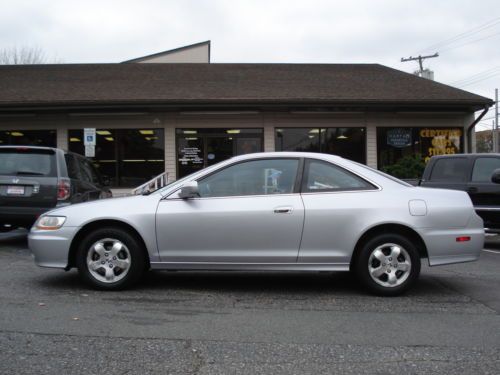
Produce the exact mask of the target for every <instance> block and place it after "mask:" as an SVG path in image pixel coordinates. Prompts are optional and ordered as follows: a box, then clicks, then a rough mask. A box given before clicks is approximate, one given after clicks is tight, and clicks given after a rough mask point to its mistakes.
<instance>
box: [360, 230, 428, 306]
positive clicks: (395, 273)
mask: <svg viewBox="0 0 500 375" xmlns="http://www.w3.org/2000/svg"><path fill="white" fill-rule="evenodd" d="M354 271H355V274H356V277H357V278H358V280H359V281H360V282H361V283H362V284H363V286H364V287H365V288H367V289H368V291H370V292H371V293H373V294H376V295H380V296H397V295H400V294H402V293H404V292H406V291H407V290H408V289H409V288H410V287H411V286H412V285H413V284H414V283H415V281H416V280H417V279H418V276H419V274H420V255H419V253H418V250H417V248H416V247H415V245H414V244H413V243H412V242H411V241H410V240H409V239H408V238H406V237H404V236H402V235H400V234H380V235H377V236H375V237H372V238H371V239H369V240H368V241H367V242H366V243H365V244H364V245H363V247H362V248H361V251H360V253H359V254H358V257H357V259H355V264H354Z"/></svg>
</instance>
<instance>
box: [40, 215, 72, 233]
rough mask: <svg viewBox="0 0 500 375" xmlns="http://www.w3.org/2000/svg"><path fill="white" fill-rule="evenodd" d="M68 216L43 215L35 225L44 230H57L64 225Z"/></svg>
mask: <svg viewBox="0 0 500 375" xmlns="http://www.w3.org/2000/svg"><path fill="white" fill-rule="evenodd" d="M65 221H66V218H65V217H64V216H42V217H41V218H40V219H38V221H37V222H36V224H35V226H36V227H37V228H38V229H43V230H56V229H59V228H61V227H62V226H63V224H64V222H65Z"/></svg>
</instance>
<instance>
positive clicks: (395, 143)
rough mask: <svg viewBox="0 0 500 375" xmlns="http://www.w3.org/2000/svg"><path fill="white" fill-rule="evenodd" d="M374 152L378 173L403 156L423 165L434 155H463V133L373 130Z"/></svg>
mask: <svg viewBox="0 0 500 375" xmlns="http://www.w3.org/2000/svg"><path fill="white" fill-rule="evenodd" d="M377 150H378V168H379V169H383V168H384V167H387V166H391V165H394V164H396V163H397V162H398V161H399V160H401V159H402V158H404V157H406V156H416V155H420V157H421V158H422V160H423V161H424V162H427V161H428V160H429V159H430V158H431V157H432V156H434V155H446V154H457V153H461V152H463V129H460V128H377Z"/></svg>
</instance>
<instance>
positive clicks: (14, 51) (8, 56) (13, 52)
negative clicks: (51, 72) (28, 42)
mask: <svg viewBox="0 0 500 375" xmlns="http://www.w3.org/2000/svg"><path fill="white" fill-rule="evenodd" d="M46 63H47V56H46V54H45V52H43V51H42V49H41V48H39V47H11V48H4V49H0V64H2V65H23V64H46Z"/></svg>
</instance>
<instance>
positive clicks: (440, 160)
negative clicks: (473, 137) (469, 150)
mask: <svg viewBox="0 0 500 375" xmlns="http://www.w3.org/2000/svg"><path fill="white" fill-rule="evenodd" d="M499 168H500V154H451V155H440V156H433V157H432V158H431V159H430V160H429V162H428V163H427V165H426V167H425V170H424V173H423V175H422V179H421V180H420V182H419V185H420V186H425V187H430V188H444V189H454V190H462V191H465V192H467V193H468V194H469V196H470V198H471V200H472V204H473V205H474V209H475V210H476V212H477V214H478V215H479V216H481V218H482V219H483V221H484V225H485V230H486V232H488V233H500V185H498V184H497V183H495V182H493V181H492V175H493V173H494V172H495V170H497V169H499Z"/></svg>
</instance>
